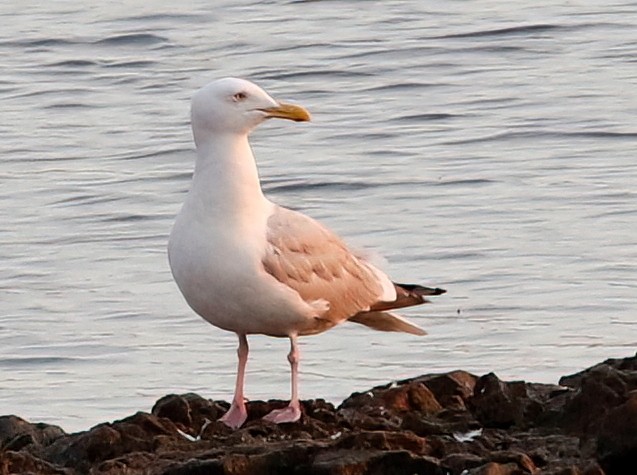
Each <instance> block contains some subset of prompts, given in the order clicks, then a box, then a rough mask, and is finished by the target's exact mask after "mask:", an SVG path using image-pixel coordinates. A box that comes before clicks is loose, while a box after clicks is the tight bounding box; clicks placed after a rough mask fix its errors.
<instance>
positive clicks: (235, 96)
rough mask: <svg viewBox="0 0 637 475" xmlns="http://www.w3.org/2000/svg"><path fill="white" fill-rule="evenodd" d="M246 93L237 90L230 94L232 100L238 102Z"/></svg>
mask: <svg viewBox="0 0 637 475" xmlns="http://www.w3.org/2000/svg"><path fill="white" fill-rule="evenodd" d="M246 97H248V95H247V94H246V93H245V92H237V93H236V94H235V95H234V96H232V100H233V101H235V102H240V101H243V100H245V98H246Z"/></svg>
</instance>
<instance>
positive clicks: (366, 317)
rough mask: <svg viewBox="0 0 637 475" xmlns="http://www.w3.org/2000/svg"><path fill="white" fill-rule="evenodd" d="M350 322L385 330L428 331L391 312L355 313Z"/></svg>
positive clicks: (416, 333) (421, 333)
mask: <svg viewBox="0 0 637 475" xmlns="http://www.w3.org/2000/svg"><path fill="white" fill-rule="evenodd" d="M349 321H350V322H354V323H359V324H361V325H365V326H367V327H370V328H373V329H374V330H379V331H383V332H405V333H411V334H412V335H426V334H427V332H426V331H425V330H423V329H422V328H420V327H419V326H416V325H414V324H413V323H411V322H410V321H408V320H406V319H404V318H402V317H399V316H398V315H394V314H393V313H389V312H363V313H359V314H357V315H354V316H353V317H352V318H350V319H349Z"/></svg>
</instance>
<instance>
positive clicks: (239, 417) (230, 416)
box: [219, 334, 249, 429]
mask: <svg viewBox="0 0 637 475" xmlns="http://www.w3.org/2000/svg"><path fill="white" fill-rule="evenodd" d="M238 336H239V348H238V349H237V355H238V356H239V365H238V367H237V384H236V386H235V388H234V398H233V399H232V405H231V406H230V409H228V412H226V413H225V414H224V415H223V417H222V418H221V419H219V420H220V421H221V422H223V423H224V424H225V425H227V426H228V427H231V428H232V429H238V428H239V427H241V426H242V425H243V423H244V422H245V421H246V419H247V418H248V411H247V410H246V404H245V400H244V397H243V383H244V381H245V375H246V363H247V362H248V351H249V348H248V339H247V338H246V336H245V335H242V334H239V335H238Z"/></svg>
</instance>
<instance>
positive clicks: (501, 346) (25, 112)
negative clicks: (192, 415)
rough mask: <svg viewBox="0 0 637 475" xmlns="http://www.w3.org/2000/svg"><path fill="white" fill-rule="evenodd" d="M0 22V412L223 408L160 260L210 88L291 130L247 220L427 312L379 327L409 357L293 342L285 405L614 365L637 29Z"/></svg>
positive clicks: (281, 365) (621, 320)
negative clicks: (262, 107)
mask: <svg viewBox="0 0 637 475" xmlns="http://www.w3.org/2000/svg"><path fill="white" fill-rule="evenodd" d="M8 3H10V2H5V3H4V4H3V5H2V6H0V18H1V20H2V24H3V28H2V29H0V65H1V66H2V68H1V72H0V98H1V102H2V114H1V116H2V118H1V119H0V136H1V137H2V139H1V142H0V143H1V145H0V146H1V149H2V154H1V155H0V259H1V263H2V265H1V266H0V367H1V371H2V373H1V374H2V376H1V384H0V413H4V414H6V413H16V414H19V415H21V416H23V417H26V418H28V419H30V420H33V421H46V422H51V423H57V424H61V425H62V426H63V427H64V428H65V429H67V430H79V429H85V428H88V427H89V426H91V425H92V424H95V423H97V422H99V421H102V420H110V419H115V418H118V417H122V416H125V415H127V414H129V413H131V412H134V411H136V410H138V409H145V410H148V409H150V406H151V404H152V402H153V401H154V400H156V399H157V398H158V397H160V396H162V395H164V394H166V393H169V392H184V391H196V392H199V393H200V394H202V395H204V396H207V397H212V398H224V399H229V398H230V397H231V392H232V388H233V383H234V370H235V351H234V348H235V344H236V343H235V341H236V340H235V337H234V335H232V334H226V333H224V332H222V331H220V330H217V329H215V328H214V327H212V326H210V325H208V324H206V323H205V322H204V321H203V320H201V319H200V318H199V317H197V316H196V315H194V314H193V313H192V311H190V310H189V308H188V307H187V306H186V304H185V303H184V301H183V300H182V298H181V295H180V294H179V292H178V291H177V288H176V286H175V285H174V284H173V282H172V278H171V275H170V271H169V268H168V264H167V260H166V252H165V247H166V240H167V236H168V233H169V232H170V227H171V225H172V221H173V219H174V216H175V214H176V213H177V211H178V209H179V207H180V204H181V202H182V200H183V198H184V193H185V191H186V189H187V187H188V185H189V180H190V174H191V171H192V167H193V164H194V161H193V145H192V143H191V135H190V128H189V100H190V96H191V95H192V93H193V92H194V91H195V90H196V89H197V88H198V87H200V86H201V85H203V84H205V83H206V82H208V81H209V80H212V79H214V78H218V77H222V76H228V75H234V76H241V77H247V78H250V79H252V80H254V81H256V82H257V83H259V84H261V85H262V86H263V87H265V88H266V89H267V90H268V91H270V92H271V93H272V94H273V95H275V96H277V97H280V98H282V99H287V100H293V101H296V102H299V103H301V104H303V105H305V106H306V107H307V108H308V109H310V110H311V111H312V113H313V115H314V122H312V123H310V124H293V123H288V122H285V123H283V122H281V121H278V122H275V121H272V122H269V123H268V124H266V125H265V126H264V127H262V128H261V129H259V130H258V131H257V132H256V133H255V134H254V136H253V146H254V149H255V153H256V156H257V158H258V160H259V163H260V169H261V175H262V178H263V183H264V187H265V188H266V190H267V191H268V193H269V195H270V197H271V198H273V199H274V200H275V201H277V202H279V203H282V204H285V205H288V206H291V207H294V208H296V209H301V210H303V211H305V212H307V213H308V214H310V215H312V216H314V217H316V218H319V219H321V220H323V221H324V222H326V223H327V224H328V225H329V226H331V227H332V228H333V229H335V230H336V231H338V232H339V233H341V234H343V235H344V236H346V237H347V238H348V240H349V241H350V242H351V243H352V244H353V245H356V246H365V247H367V248H369V249H372V250H374V251H375V252H378V253H379V254H382V255H384V256H385V258H386V260H387V262H386V263H385V268H386V270H387V271H389V272H390V273H391V274H392V275H393V276H394V278H395V279H397V280H400V281H407V282H412V281H413V282H423V283H429V284H434V285H439V286H443V287H446V288H447V289H448V291H449V292H448V294H446V295H445V296H442V297H439V298H437V299H436V303H435V304H434V305H431V306H429V307H427V308H419V309H415V310H411V311H409V312H406V313H407V314H408V315H409V316H411V318H413V319H414V320H415V321H417V322H418V323H419V324H421V325H422V326H424V327H425V328H426V329H427V330H428V331H429V333H430V334H429V336H427V337H425V338H415V337H412V336H409V335H398V334H381V333H375V332H371V331H368V330H366V329H365V328H363V327H359V326H355V325H346V326H343V327H341V328H339V329H336V330H334V331H331V332H329V333H327V334H324V335H321V336H318V337H312V338H308V339H306V340H304V342H303V344H304V346H303V350H304V354H303V357H304V360H303V361H302V383H301V384H302V386H301V392H302V395H303V396H304V397H325V398H327V399H330V400H332V401H335V402H338V401H339V400H341V399H342V398H343V397H345V396H347V395H348V394H349V393H350V392H352V391H354V390H362V389H365V388H367V387H371V386H372V385H375V384H378V383H382V382H385V381H388V380H391V379H396V378H400V377H407V376H413V375H417V374H421V373H424V372H433V371H443V370H451V369H456V368H463V369H467V370H470V371H473V372H475V373H478V374H482V373H484V372H487V371H490V370H494V371H496V373H497V374H498V375H500V376H501V377H503V378H524V379H527V380H534V381H542V382H555V381H556V380H557V378H558V377H559V376H560V375H562V374H567V373H570V372H574V371H577V370H579V369H583V368H584V367H586V366H587V365H590V364H593V363H596V362H598V361H600V360H601V359H604V358H607V357H611V356H628V355H630V354H633V353H634V351H635V347H636V346H637V324H636V319H635V316H636V307H637V305H636V303H637V299H636V298H635V295H636V292H637V246H636V237H635V236H636V235H637V160H635V155H636V152H635V150H636V149H637V124H636V117H637V60H636V58H637V29H636V28H635V25H636V24H637V3H635V2H619V3H610V4H608V5H603V6H601V5H599V3H600V2H593V1H590V2H589V1H579V2H577V1H576V2H570V1H569V2H567V1H546V2H541V3H543V4H542V5H539V4H538V5H535V4H536V3H537V2H528V3H529V4H534V5H533V6H528V7H520V5H519V4H515V5H514V4H512V3H511V2H507V1H500V2H496V1H493V2H489V1H484V2H469V3H468V2H463V1H449V0H444V1H438V2H435V1H434V2H417V1H389V2H383V3H372V2H368V3H365V4H364V5H365V6H364V7H363V3H362V2H355V1H330V2H327V1H312V2H309V1H308V2H292V1H288V2H275V1H269V2H256V1H240V2H236V1H227V2H221V1H219V2H215V4H216V5H217V7H215V8H211V7H210V6H209V4H210V2H206V1H199V2H197V1H192V2H181V3H178V4H175V3H174V2H172V1H154V2H137V4H133V5H132V6H131V5H130V2H121V4H119V6H117V5H115V6H114V5H112V3H115V2H99V3H98V2H95V4H94V5H92V6H90V7H88V6H86V2H83V4H81V3H78V2H70V1H68V2H66V1H57V2H29V1H26V2H22V3H21V4H20V5H19V6H12V5H7V4H8ZM31 3H32V4H31ZM124 3H126V5H124ZM251 341H252V357H251V360H250V363H249V372H248V381H247V385H248V386H247V390H248V394H249V395H250V396H251V397H252V398H268V397H282V398H287V397H288V366H287V361H286V359H285V355H286V352H287V341H284V340H274V339H269V338H266V337H253V338H252V340H251Z"/></svg>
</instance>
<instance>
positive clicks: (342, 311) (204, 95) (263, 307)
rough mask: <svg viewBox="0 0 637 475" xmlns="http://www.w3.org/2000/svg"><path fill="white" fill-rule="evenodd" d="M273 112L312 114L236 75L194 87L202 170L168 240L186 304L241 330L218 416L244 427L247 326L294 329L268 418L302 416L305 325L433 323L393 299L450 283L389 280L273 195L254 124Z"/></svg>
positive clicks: (421, 299) (291, 116) (309, 328)
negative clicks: (255, 149) (283, 387)
mask: <svg viewBox="0 0 637 475" xmlns="http://www.w3.org/2000/svg"><path fill="white" fill-rule="evenodd" d="M270 118H279V119H288V120H292V121H297V122H305V121H309V120H310V114H309V113H308V112H307V110H305V109H304V108H303V107H301V106H299V105H294V104H288V103H284V102H279V101H276V100H274V99H273V98H272V97H271V96H270V95H268V94H267V93H266V92H265V91H264V90H263V89H261V88H260V87H258V86H257V85H255V84H253V83H252V82H249V81H246V80H243V79H238V78H224V79H219V80H216V81H213V82H212V83H210V84H208V85H206V86H204V87H203V88H202V89H200V90H199V91H198V92H196V93H195V95H194V96H193V99H192V104H191V124H192V131H193V136H194V140H195V145H196V149H197V158H196V162H195V171H194V174H193V178H192V184H191V187H190V190H189V191H188V194H187V195H186V198H185V201H184V204H183V207H182V208H181V211H180V212H179V214H178V215H177V218H176V220H175V223H174V225H173V228H172V231H171V234H170V238H169V242H168V258H169V262H170V267H171V270H172V274H173V277H174V279H175V281H176V283H177V286H178V287H179V289H180V291H181V293H182V294H183V296H184V298H185V300H186V302H187V303H188V305H189V306H190V307H191V308H192V309H193V310H194V311H195V312H196V313H197V314H199V315H200V316H201V317H203V318H204V319H205V320H207V321H208V322H210V323H211V324H212V325H215V326H216V327H219V328H221V329H223V330H226V331H229V332H234V333H236V334H237V336H238V338H239V347H238V350H237V354H238V360H239V361H238V369H237V379H236V386H235V392H234V397H233V399H232V403H231V405H230V409H229V410H228V411H227V412H226V413H225V414H224V415H223V417H222V418H221V419H220V420H221V421H222V422H223V423H224V424H226V425H227V426H229V427H231V428H235V429H236V428H239V427H241V426H242V425H243V423H244V422H245V420H246V419H247V409H246V405H245V397H244V380H245V369H246V363H247V360H248V340H247V335H252V334H263V335H269V336H273V337H285V338H289V340H290V352H289V354H288V361H289V363H290V369H291V398H290V403H289V405H288V406H287V407H285V408H284V409H278V410H274V411H272V412H271V413H269V414H268V415H266V416H265V418H264V419H266V420H268V421H271V422H274V423H286V422H295V421H298V420H299V418H300V417H301V405H300V402H299V393H298V384H297V380H298V365H299V357H300V356H299V346H298V337H299V336H304V335H313V334H317V333H321V332H324V331H326V330H328V329H330V328H332V327H334V326H336V325H338V324H340V323H343V322H347V321H349V322H354V323H359V324H362V325H365V326H368V327H370V328H373V329H376V330H382V331H400V332H406V333H411V334H414V335H424V334H425V331H424V330H422V329H421V328H419V327H418V326H416V325H414V324H413V323H410V322H409V321H407V320H406V319H404V318H402V317H400V316H398V315H395V314H394V313H391V312H390V310H393V309H397V308H402V307H408V306H412V305H418V304H421V303H425V302H427V300H426V298H425V297H426V296H429V295H438V294H442V293H444V292H445V291H444V290H443V289H439V288H430V287H424V286H420V285H406V284H397V283H394V282H392V281H391V280H390V278H389V277H388V276H387V275H386V274H385V273H383V272H382V271H381V270H380V269H378V268H377V267H376V266H374V265H373V264H372V263H371V262H369V261H368V260H367V259H366V258H365V257H363V256H361V255H360V254H359V253H356V252H353V251H352V250H350V249H349V248H348V247H347V245H346V244H345V243H344V242H343V240H342V239H341V238H340V237H338V236H337V235H336V234H334V233H333V232H331V231H330V230H329V229H327V228H326V227H325V226H323V225H321V224H320V223H318V222H317V221H315V220H314V219H312V218H310V217H309V216H306V215H305V214H302V213H299V212H297V211H293V210H291V209H288V208H284V207H282V206H278V205H276V204H275V203H273V202H272V201H270V200H269V199H268V198H266V197H265V196H264V194H263V191H262V189H261V185H260V181H259V175H258V171H257V165H256V162H255V159H254V156H253V154H252V149H251V147H250V144H249V142H248V135H249V134H250V132H251V131H252V130H253V129H254V128H255V127H256V126H258V125H259V124H261V123H262V122H264V121H265V120H267V119H270Z"/></svg>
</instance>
